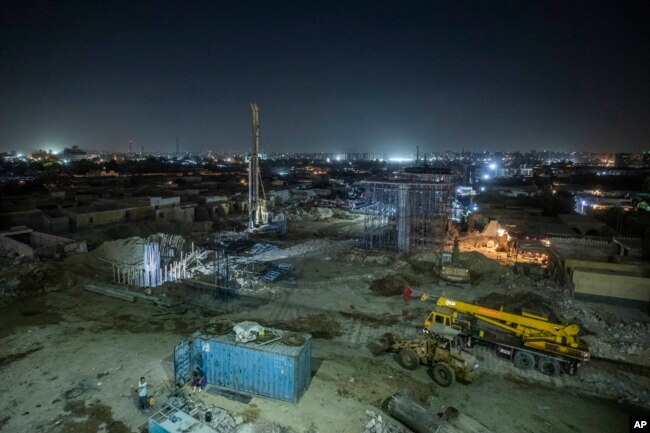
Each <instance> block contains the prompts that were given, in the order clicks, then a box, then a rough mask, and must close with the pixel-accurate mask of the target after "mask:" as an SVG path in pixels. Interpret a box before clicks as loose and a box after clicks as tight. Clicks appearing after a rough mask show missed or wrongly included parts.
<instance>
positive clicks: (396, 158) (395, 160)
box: [388, 156, 415, 162]
mask: <svg viewBox="0 0 650 433" xmlns="http://www.w3.org/2000/svg"><path fill="white" fill-rule="evenodd" d="M388 160H389V161H390V162H411V161H415V159H414V158H402V157H399V156H398V157H393V158H388Z"/></svg>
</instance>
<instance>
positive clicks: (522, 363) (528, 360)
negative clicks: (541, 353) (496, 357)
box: [514, 351, 535, 370]
mask: <svg viewBox="0 0 650 433" xmlns="http://www.w3.org/2000/svg"><path fill="white" fill-rule="evenodd" d="M514 361H515V366H516V367H517V368H520V369H522V370H530V369H531V368H533V367H535V357H534V356H533V355H532V354H530V353H528V352H521V351H519V352H517V353H515V359H514Z"/></svg>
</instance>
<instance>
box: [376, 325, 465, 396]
mask: <svg viewBox="0 0 650 433" xmlns="http://www.w3.org/2000/svg"><path fill="white" fill-rule="evenodd" d="M370 350H371V352H372V354H373V355H374V356H378V355H380V354H382V353H384V352H386V351H392V352H397V362H398V363H399V364H400V365H401V366H402V367H404V368H406V369H407V370H415V369H416V368H417V367H418V366H419V365H420V364H423V365H426V366H429V367H431V376H432V378H433V380H434V382H436V383H437V384H438V385H440V386H444V387H447V386H450V385H451V384H452V383H454V382H455V381H456V379H460V380H461V381H463V382H466V383H471V382H472V380H473V379H474V378H475V377H476V375H477V369H478V361H477V359H476V357H475V356H474V355H472V354H471V353H469V352H467V351H465V350H462V349H461V348H460V346H457V345H454V344H453V341H452V339H448V338H446V337H442V336H441V335H438V334H427V335H424V336H423V337H420V338H412V339H409V338H404V337H403V336H401V335H398V334H391V333H387V334H384V335H383V336H382V337H381V338H380V339H379V340H378V341H376V342H373V343H371V344H370Z"/></svg>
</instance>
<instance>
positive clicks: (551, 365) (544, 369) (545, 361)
mask: <svg viewBox="0 0 650 433" xmlns="http://www.w3.org/2000/svg"><path fill="white" fill-rule="evenodd" d="M537 369H538V370H539V372H540V373H542V374H545V375H547V376H559V375H560V372H561V371H562V367H560V363H559V362H558V361H557V360H556V359H551V358H540V359H539V362H538V363H537Z"/></svg>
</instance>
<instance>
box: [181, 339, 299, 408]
mask: <svg viewBox="0 0 650 433" xmlns="http://www.w3.org/2000/svg"><path fill="white" fill-rule="evenodd" d="M304 337H305V343H304V344H303V345H302V346H287V345H285V344H282V343H281V342H280V341H276V342H273V343H268V344H259V343H256V342H250V343H237V342H235V338H234V336H233V335H230V334H229V335H220V336H206V335H198V336H196V337H194V338H193V339H192V341H191V346H192V350H191V352H192V353H191V354H190V358H191V361H190V362H191V365H192V366H198V367H200V368H201V369H202V370H203V371H204V372H205V375H206V377H207V379H208V383H209V384H212V385H217V386H221V387H224V388H230V389H234V390H237V391H242V392H246V393H249V394H255V395H259V396H263V397H269V398H274V399H278V400H284V401H288V402H291V403H298V401H299V400H300V397H302V395H303V394H304V392H305V390H306V389H307V387H308V386H309V382H310V381H311V352H312V348H311V336H310V335H304ZM181 344H183V343H181ZM179 346H180V345H179Z"/></svg>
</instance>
